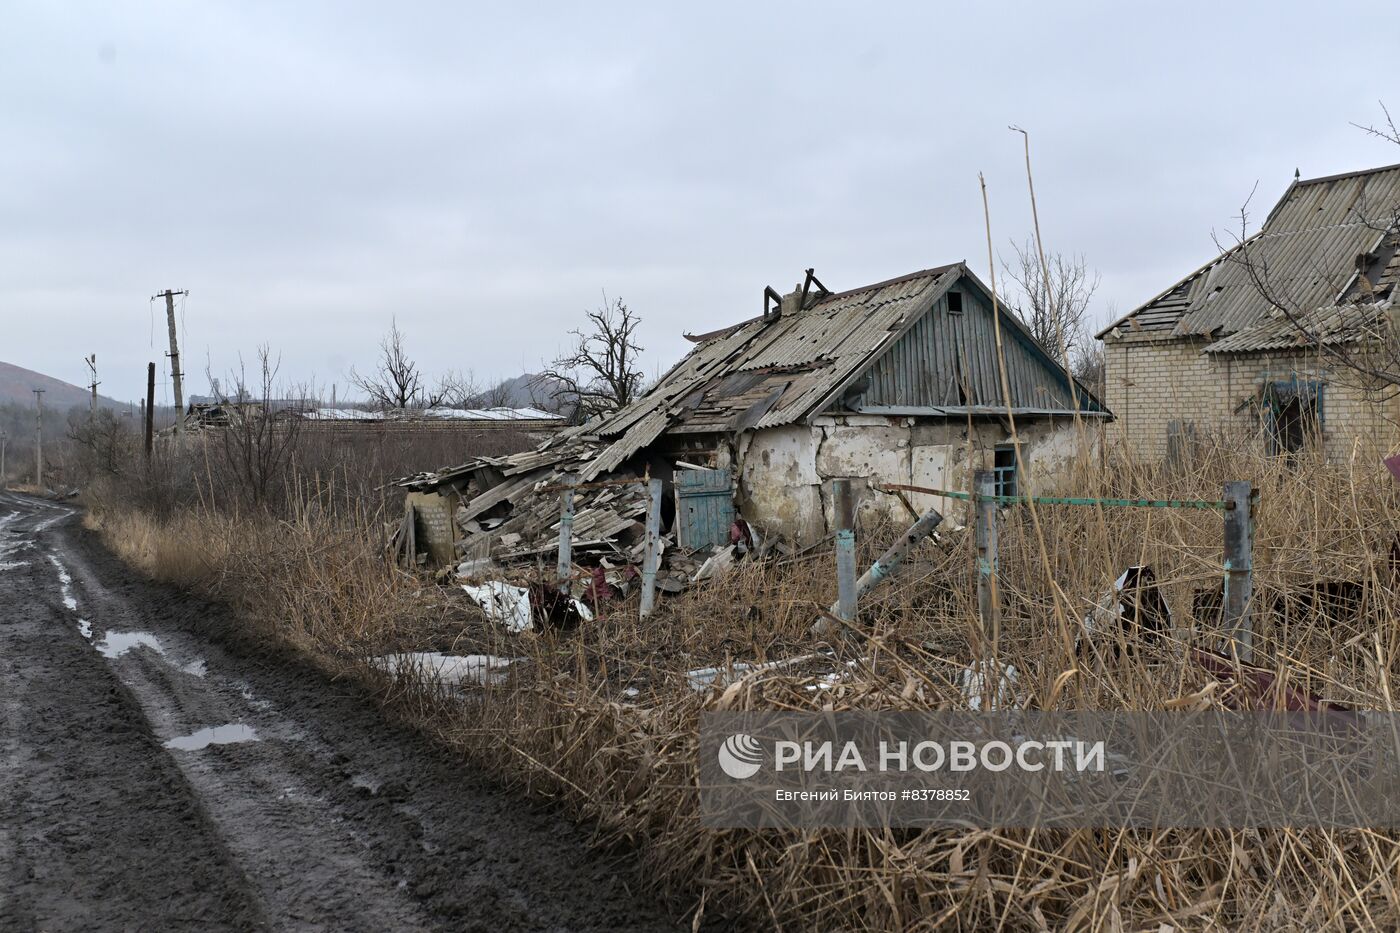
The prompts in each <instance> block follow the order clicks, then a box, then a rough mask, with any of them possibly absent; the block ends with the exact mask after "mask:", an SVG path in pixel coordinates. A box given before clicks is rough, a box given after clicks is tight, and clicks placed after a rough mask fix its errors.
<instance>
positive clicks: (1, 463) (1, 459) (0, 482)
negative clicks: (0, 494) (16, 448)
mask: <svg viewBox="0 0 1400 933" xmlns="http://www.w3.org/2000/svg"><path fill="white" fill-rule="evenodd" d="M9 439H10V435H8V434H6V433H5V432H4V431H0V489H5V488H7V487H8V486H9V485H10V484H9V482H8V481H7V480H6V479H5V442H6V441H7V440H9Z"/></svg>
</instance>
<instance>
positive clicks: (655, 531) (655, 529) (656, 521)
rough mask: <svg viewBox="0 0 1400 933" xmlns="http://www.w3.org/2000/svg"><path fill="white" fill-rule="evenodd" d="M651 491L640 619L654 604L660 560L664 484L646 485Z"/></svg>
mask: <svg viewBox="0 0 1400 933" xmlns="http://www.w3.org/2000/svg"><path fill="white" fill-rule="evenodd" d="M648 486H649V488H650V491H651V504H650V505H649V506H648V507H647V540H646V552H645V554H644V555H643V557H642V606H641V612H640V615H641V618H643V619H645V618H646V617H647V616H649V615H651V609H652V606H653V605H654V604H655V603H656V569H657V564H658V563H659V562H660V559H661V492H662V488H663V486H664V484H663V483H662V482H661V480H659V479H654V480H651V482H650V483H648Z"/></svg>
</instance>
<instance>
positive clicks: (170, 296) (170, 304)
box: [151, 288, 189, 434]
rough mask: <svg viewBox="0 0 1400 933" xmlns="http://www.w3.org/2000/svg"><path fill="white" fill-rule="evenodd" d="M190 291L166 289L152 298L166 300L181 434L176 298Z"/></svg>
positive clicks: (177, 424)
mask: <svg viewBox="0 0 1400 933" xmlns="http://www.w3.org/2000/svg"><path fill="white" fill-rule="evenodd" d="M188 294H189V290H188V289H184V290H181V291H178V292H177V291H172V290H171V289H168V288H167V289H166V290H165V291H163V292H157V293H156V294H155V295H153V296H151V297H152V298H153V299H154V298H164V299H165V323H166V324H167V325H168V326H169V327H170V381H171V383H172V387H173V388H174V391H175V433H176V434H179V433H180V424H181V422H183V421H184V420H185V394H184V388H183V386H182V384H181V382H180V378H181V377H182V376H183V375H184V373H182V372H180V346H179V344H178V343H177V342H176V340H175V296H176V295H188Z"/></svg>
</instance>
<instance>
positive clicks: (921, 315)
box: [400, 263, 1108, 560]
mask: <svg viewBox="0 0 1400 933" xmlns="http://www.w3.org/2000/svg"><path fill="white" fill-rule="evenodd" d="M992 308H993V304H992V300H991V296H990V294H989V292H988V290H987V289H986V288H985V287H984V286H983V285H982V283H981V282H980V281H978V279H977V278H976V277H975V276H974V275H972V273H971V272H969V271H968V269H967V267H966V265H965V264H963V263H957V264H953V265H948V266H941V267H938V268H934V269H926V270H923V271H920V272H915V273H912V274H910V275H905V276H901V277H899V278H895V279H891V280H889V281H885V282H879V283H877V284H874V285H867V286H864V287H862V288H857V289H852V290H850V291H845V292H841V293H839V294H837V293H832V292H830V291H828V290H827V289H826V288H825V287H824V286H823V285H822V284H821V282H820V281H819V280H817V279H816V277H815V276H814V275H812V273H811V272H810V271H809V272H808V275H807V280H806V282H805V283H804V284H803V285H802V286H800V287H799V288H798V289H797V290H795V291H794V292H793V293H792V294H790V295H787V296H785V297H784V296H779V295H778V294H777V293H776V292H775V291H773V290H772V289H768V290H767V291H766V292H765V297H764V313H763V314H761V315H760V316H758V317H754V318H752V319H750V320H747V321H743V322H741V323H738V324H734V325H732V326H729V327H725V328H723V329H720V330H716V331H712V332H710V333H705V334H701V335H698V336H691V335H687V337H688V339H690V340H692V341H693V342H695V343H696V344H697V346H696V347H695V348H694V349H693V350H692V351H691V352H690V353H689V354H688V355H687V356H686V357H685V358H684V359H682V360H681V361H680V362H679V363H677V364H676V365H675V366H674V367H673V368H672V369H671V370H670V371H669V372H667V373H666V374H665V375H664V376H662V377H661V379H660V380H659V381H658V382H657V384H656V385H655V386H653V387H652V388H651V390H650V391H648V392H647V393H646V395H644V396H643V397H642V398H640V399H638V400H637V401H636V402H634V403H633V404H631V405H629V406H627V407H625V408H623V409H621V410H620V411H617V412H614V413H612V414H611V415H608V416H606V417H604V418H602V419H595V420H594V421H592V422H589V423H588V424H584V425H582V426H579V427H575V428H570V429H568V430H566V431H564V432H561V433H560V434H559V435H557V436H556V437H554V438H552V439H551V440H549V441H548V442H546V443H545V444H543V445H542V446H541V447H539V448H538V449H536V450H534V451H529V452H526V453H523V454H518V455H515V456H512V457H502V458H482V459H479V460H477V461H473V462H472V463H468V464H464V465H462V466H460V467H455V468H452V469H448V470H443V471H441V472H438V473H434V474H424V475H420V476H416V477H410V478H407V479H405V480H403V481H401V482H400V484H401V485H403V486H405V487H406V488H408V489H409V490H411V491H412V492H414V493H415V494H416V496H417V498H418V500H419V501H423V499H424V498H425V497H431V496H438V497H440V498H439V505H438V508H439V509H440V511H439V514H440V515H443V516H444V517H448V516H450V517H451V518H452V520H453V521H452V524H453V525H454V526H455V527H453V529H452V531H453V534H454V535H458V536H460V537H459V540H458V545H457V551H458V554H459V556H484V555H486V554H490V555H491V556H492V557H495V558H498V559H506V560H512V559H526V558H530V557H532V556H534V557H543V556H544V555H545V554H547V553H548V552H549V551H551V550H553V549H554V548H555V547H557V545H556V544H555V543H554V538H555V536H557V534H558V529H559V525H558V518H559V516H558V497H557V491H548V492H546V491H545V490H554V489H557V486H556V484H557V483H558V482H559V481H560V480H562V479H564V478H566V477H567V478H568V479H569V480H571V481H573V482H577V483H585V484H586V483H596V482H598V481H601V480H607V479H610V478H616V477H619V476H640V475H643V474H649V475H650V476H652V477H656V478H661V479H663V480H664V481H665V484H666V487H665V488H666V495H665V500H664V502H665V504H664V506H663V528H664V529H665V530H666V531H667V532H668V533H669V535H670V537H671V541H672V543H673V545H674V546H678V548H679V549H680V550H696V549H700V548H704V547H706V546H710V545H715V544H721V543H724V542H727V541H728V540H729V536H730V533H731V525H732V519H733V517H734V516H735V514H736V511H737V514H738V515H741V516H742V517H743V518H745V519H746V520H747V521H748V523H749V524H750V525H752V526H753V527H754V528H755V529H756V530H758V531H759V532H760V533H761V534H762V535H763V536H764V537H766V538H769V539H772V538H774V537H775V536H776V537H781V538H782V539H785V540H787V541H789V542H792V543H793V544H795V545H805V544H811V543H814V542H816V541H818V540H820V539H821V538H822V537H824V536H825V535H826V534H827V533H828V530H829V529H830V527H831V525H832V521H833V518H832V515H831V508H832V504H831V501H830V491H829V490H830V486H829V480H831V479H833V478H837V477H851V478H855V479H856V480H857V481H858V482H859V484H860V486H861V488H862V490H863V492H862V505H861V508H862V512H863V514H865V515H867V516H869V515H872V514H876V513H879V512H881V511H885V512H888V513H889V514H890V515H892V516H893V517H894V518H895V520H896V521H898V522H901V523H906V524H907V522H908V521H909V520H910V519H909V511H908V507H907V506H906V505H905V503H904V502H902V501H901V500H900V498H898V497H897V496H895V495H889V494H884V493H879V492H877V491H875V490H873V489H872V488H871V485H872V484H875V483H881V482H883V483H904V484H913V485H922V486H931V487H936V488H944V489H946V488H959V489H961V488H966V487H967V486H968V484H969V482H970V473H971V470H972V469H973V468H974V467H976V468H981V467H982V466H983V465H985V466H987V467H993V466H994V467H996V468H997V470H998V473H999V480H1000V483H1001V486H1002V488H1003V489H1004V490H1006V491H1011V490H1014V489H1015V487H1016V485H1017V483H1018V477H1017V475H1016V471H1017V462H1016V460H1015V457H1014V455H1013V452H1012V448H1011V446H1010V441H1011V437H1010V433H1009V425H1008V422H1007V411H1006V403H1005V401H1004V400H1003V392H1002V384H1001V371H1000V367H999V363H998V352H997V337H996V329H995V328H994V318H993V311H992ZM999 322H1000V331H1001V343H1002V347H1003V350H1004V358H1005V367H1006V379H1007V381H1008V382H1009V385H1010V396H1011V398H1010V403H1011V406H1012V409H1013V412H1014V415H1015V419H1016V428H1017V431H1018V434H1019V437H1020V439H1021V442H1022V455H1023V456H1022V466H1023V467H1024V468H1025V469H1027V470H1031V471H1034V472H1042V473H1050V472H1053V470H1054V469H1055V467H1056V465H1057V464H1058V463H1061V462H1062V461H1063V460H1064V459H1065V458H1067V457H1069V456H1071V455H1072V454H1073V453H1074V452H1075V451H1076V450H1077V449H1078V446H1079V445H1080V444H1081V443H1084V442H1086V441H1087V442H1092V440H1093V437H1094V435H1093V434H1092V433H1086V431H1085V430H1084V426H1085V425H1088V426H1090V427H1091V428H1092V427H1095V426H1096V425H1097V424H1098V423H1100V422H1101V421H1102V420H1103V419H1105V418H1107V417H1108V413H1107V411H1106V410H1105V409H1104V407H1103V405H1102V404H1101V403H1100V402H1099V401H1098V400H1097V399H1096V398H1094V397H1093V396H1092V395H1091V394H1090V393H1089V392H1088V391H1086V390H1085V389H1084V387H1083V386H1082V385H1080V384H1078V383H1076V382H1072V381H1071V379H1070V377H1069V376H1068V375H1067V374H1066V372H1065V371H1064V369H1063V368H1062V367H1061V366H1059V365H1058V364H1057V363H1056V362H1055V361H1054V360H1053V358H1052V357H1051V356H1050V355H1049V354H1048V353H1047V352H1046V351H1045V350H1044V349H1043V348H1042V347H1041V346H1040V345H1039V344H1037V343H1036V342H1035V340H1034V339H1033V338H1031V336H1030V335H1029V333H1028V332H1027V331H1026V330H1025V328H1024V327H1023V326H1022V325H1021V324H1020V323H1019V322H1018V321H1017V320H1016V319H1015V316H1014V315H1012V314H1010V313H1008V312H1007V310H1006V309H1005V308H1003V309H1002V310H1001V312H1000V315H999ZM1076 411H1077V412H1078V413H1079V415H1080V417H1079V418H1076ZM910 498H911V499H912V500H913V501H912V502H911V503H910V504H911V505H912V506H913V507H914V508H916V509H920V510H922V509H925V508H927V507H929V506H932V505H935V504H937V503H936V500H934V499H932V498H928V497H924V496H913V497H910ZM906 501H907V500H906ZM944 504H945V505H946V504H947V503H946V502H945V503H944ZM575 507H576V510H577V513H576V516H575V520H574V521H575V524H574V533H573V539H574V540H575V541H576V542H577V543H576V545H575V554H576V555H579V554H583V553H588V552H589V550H590V548H593V549H596V550H601V551H602V552H603V554H604V556H605V557H606V556H609V555H611V556H615V557H620V558H623V559H627V558H628V556H629V554H631V553H635V542H636V541H637V540H639V538H640V536H641V528H640V521H641V519H642V517H643V516H644V515H645V513H646V496H645V492H644V489H643V488H642V487H640V486H630V487H608V488H602V489H595V490H583V491H581V492H580V493H579V494H578V498H577V500H576V506H575Z"/></svg>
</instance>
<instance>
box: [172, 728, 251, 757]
mask: <svg viewBox="0 0 1400 933" xmlns="http://www.w3.org/2000/svg"><path fill="white" fill-rule="evenodd" d="M256 741H258V733H257V731H256V730H254V729H253V727H252V726H245V725H243V724H242V723H241V722H231V723H228V724H226V725H222V726H210V727H208V728H207V729H200V730H199V731H198V732H191V733H190V734H189V735H180V736H176V737H175V738H173V739H170V740H169V741H167V742H166V743H165V747H166V748H173V749H175V750H177V751H182V752H197V751H199V750H200V749H201V748H208V747H209V746H210V745H235V744H237V743H239V742H256Z"/></svg>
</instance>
